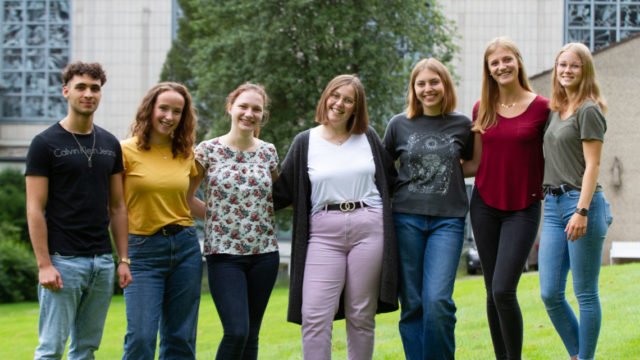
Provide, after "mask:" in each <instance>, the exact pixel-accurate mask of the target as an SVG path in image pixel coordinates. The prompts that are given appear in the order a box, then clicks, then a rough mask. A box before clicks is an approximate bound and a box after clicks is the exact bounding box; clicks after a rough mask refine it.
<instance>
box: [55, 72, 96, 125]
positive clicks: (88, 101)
mask: <svg viewBox="0 0 640 360" xmlns="http://www.w3.org/2000/svg"><path fill="white" fill-rule="evenodd" d="M62 95H63V96H64V97H65V98H66V99H67V102H68V104H69V112H72V113H75V114H77V115H81V116H91V115H93V113H94V112H95V111H96V110H97V109H98V105H99V104H100V99H101V98H102V85H101V81H100V79H94V78H92V77H91V76H89V75H86V74H85V75H75V76H74V77H73V78H71V80H69V81H68V82H67V84H66V85H64V86H63V87H62Z"/></svg>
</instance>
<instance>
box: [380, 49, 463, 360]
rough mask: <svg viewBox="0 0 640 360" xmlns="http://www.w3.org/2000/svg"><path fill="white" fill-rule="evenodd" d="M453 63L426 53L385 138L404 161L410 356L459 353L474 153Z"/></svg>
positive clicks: (399, 220)
mask: <svg viewBox="0 0 640 360" xmlns="http://www.w3.org/2000/svg"><path fill="white" fill-rule="evenodd" d="M455 106H456V94H455V89H454V87H453V80H452V79H451V75H450V74H449V71H448V70H447V68H446V67H445V66H444V65H443V64H442V63H440V62H439V61H438V60H436V59H432V58H431V59H424V60H421V61H420V62H418V63H417V64H416V66H415V67H414V68H413V71H412V73H411V78H410V82H409V90H408V95H407V110H406V112H403V113H401V114H398V115H396V116H394V117H393V118H392V119H391V121H390V122H389V125H388V126H387V130H386V132H385V136H384V140H383V142H384V145H385V147H386V149H387V151H389V153H390V154H391V155H392V157H393V159H394V160H397V161H398V162H399V169H398V179H397V181H396V183H395V191H394V198H393V203H392V208H393V215H394V222H395V227H396V238H397V242H398V255H399V260H400V261H399V263H400V288H399V292H400V305H401V309H402V310H401V315H400V335H401V337H402V343H403V346H404V351H405V355H406V358H407V359H431V358H438V359H453V358H454V354H455V339H454V328H455V323H456V317H455V312H456V307H455V304H454V302H453V299H452V294H453V286H454V282H455V277H456V270H457V267H458V261H459V260H460V252H461V250H462V243H463V234H464V224H465V215H466V214H467V210H468V199H467V194H466V191H465V184H464V176H463V173H462V167H461V165H460V160H461V159H471V158H472V155H473V136H472V134H471V120H469V118H467V117H466V116H464V115H463V114H460V113H457V112H454V108H455Z"/></svg>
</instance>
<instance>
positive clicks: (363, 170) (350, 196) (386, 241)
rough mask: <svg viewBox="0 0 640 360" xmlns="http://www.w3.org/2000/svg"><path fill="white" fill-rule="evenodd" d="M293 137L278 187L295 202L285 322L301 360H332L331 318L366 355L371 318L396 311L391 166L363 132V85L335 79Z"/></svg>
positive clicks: (280, 195) (354, 353)
mask: <svg viewBox="0 0 640 360" xmlns="http://www.w3.org/2000/svg"><path fill="white" fill-rule="evenodd" d="M315 120H316V122H318V123H320V125H319V126H317V127H315V128H312V129H310V130H306V131H304V132H302V133H300V134H298V135H297V136H296V137H295V139H294V140H293V143H292V145H291V148H290V149H289V152H288V153H287V156H286V158H285V159H284V161H283V163H282V173H281V174H280V177H279V179H278V181H277V182H276V183H275V185H274V205H275V208H276V209H281V208H284V207H286V206H289V205H293V212H294V218H293V238H292V254H291V255H292V261H291V279H290V291H289V310H288V317H287V319H288V321H291V322H294V323H298V324H301V325H302V336H303V352H304V358H305V359H329V358H330V357H331V331H332V321H333V320H335V319H340V318H346V321H347V338H348V352H349V358H350V359H371V358H372V354H373V338H374V327H375V320H374V316H375V314H376V313H380V312H390V311H395V310H396V309H397V308H398V304H397V249H396V243H395V235H394V229H393V218H392V213H391V205H390V204H391V203H390V191H389V189H390V186H392V184H393V179H390V177H394V176H395V169H394V167H393V163H392V161H391V159H390V157H389V155H388V154H387V152H386V151H385V149H384V147H383V146H382V143H381V141H380V138H379V137H378V135H377V134H376V133H375V131H373V129H371V128H370V127H369V126H368V114H367V107H366V99H365V92H364V87H363V86H362V84H361V83H360V80H359V79H358V78H357V77H355V76H352V75H340V76H337V77H336V78H334V79H333V80H332V81H331V82H329V84H328V85H327V87H326V88H325V90H324V92H323V93H322V96H321V97H320V100H319V102H318V106H317V109H316V119H315Z"/></svg>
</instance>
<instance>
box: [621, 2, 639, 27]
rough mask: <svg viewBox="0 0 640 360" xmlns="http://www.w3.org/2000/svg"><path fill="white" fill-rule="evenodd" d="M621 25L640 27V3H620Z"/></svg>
mask: <svg viewBox="0 0 640 360" xmlns="http://www.w3.org/2000/svg"><path fill="white" fill-rule="evenodd" d="M620 27H622V28H629V27H640V5H620Z"/></svg>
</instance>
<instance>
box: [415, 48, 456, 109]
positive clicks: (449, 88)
mask: <svg viewBox="0 0 640 360" xmlns="http://www.w3.org/2000/svg"><path fill="white" fill-rule="evenodd" d="M424 70H430V71H433V72H434V73H436V74H437V75H438V76H439V77H440V81H442V86H443V87H444V94H443V97H442V103H441V104H440V109H441V112H442V114H448V113H450V112H453V111H454V110H455V109H456V103H457V101H458V99H457V97H456V89H455V88H454V86H453V79H452V77H451V74H450V73H449V70H447V67H446V66H444V65H443V64H442V63H441V62H440V61H438V60H437V59H434V58H428V59H422V60H420V61H418V63H417V64H416V66H414V67H413V70H412V71H411V77H410V80H409V89H407V118H409V119H413V118H415V117H417V116H420V115H424V108H423V107H422V103H421V102H420V100H419V99H418V96H417V95H416V90H415V85H416V78H417V77H418V75H419V74H420V73H421V72H422V71H424Z"/></svg>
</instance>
